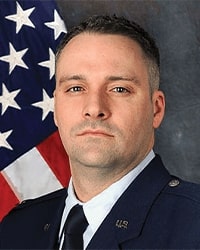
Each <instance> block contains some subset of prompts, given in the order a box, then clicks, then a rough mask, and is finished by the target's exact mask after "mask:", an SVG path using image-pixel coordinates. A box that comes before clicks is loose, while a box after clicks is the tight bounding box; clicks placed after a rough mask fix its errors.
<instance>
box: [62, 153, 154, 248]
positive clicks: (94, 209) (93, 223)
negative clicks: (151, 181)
mask: <svg viewBox="0 0 200 250" xmlns="http://www.w3.org/2000/svg"><path fill="white" fill-rule="evenodd" d="M154 157H155V154H154V152H153V150H151V151H150V153H149V154H148V155H147V156H146V158H145V159H144V160H143V161H142V162H141V163H140V164H139V165H138V166H136V167H135V168H134V169H132V170H131V171H130V172H129V173H128V174H126V175H125V176H124V177H122V178H121V179H120V180H118V181H117V182H115V183H113V184H112V185H111V186H109V187H108V188H107V189H105V190H104V191H103V192H101V193H100V194H98V195H97V196H95V197H93V198H92V199H91V200H89V201H87V202H85V203H82V202H80V201H79V200H78V199H77V197H76V195H75V193H74V188H73V184H72V182H73V180H72V178H71V179H70V182H69V187H68V196H67V198H66V201H65V209H64V211H63V216H62V220H61V226H60V234H59V237H61V244H60V249H61V246H62V242H63V238H62V236H63V235H61V234H62V230H63V226H64V223H65V220H66V218H67V215H68V213H69V211H70V210H71V208H72V207H73V206H75V205H76V204H80V205H82V206H83V210H84V213H85V216H86V218H87V221H88V224H89V225H88V227H87V229H86V231H85V233H84V235H83V241H84V249H85V248H86V247H87V245H88V244H89V242H90V240H91V239H92V237H93V235H94V234H95V232H96V231H97V229H98V228H99V226H100V225H101V223H102V222H103V220H104V219H105V217H106V216H107V215H108V213H109V212H110V211H111V209H112V207H113V206H114V204H115V203H116V201H117V200H118V199H119V197H120V196H121V195H122V194H123V192H124V191H125V190H126V189H127V188H128V186H129V185H130V184H131V183H132V182H133V180H134V179H135V178H136V177H137V176H138V175H139V174H140V173H141V172H142V170H143V169H144V168H145V167H146V166H147V165H148V164H149V162H150V161H151V160H152V159H153V158H154Z"/></svg>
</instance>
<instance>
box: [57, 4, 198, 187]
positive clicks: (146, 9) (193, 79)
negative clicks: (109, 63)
mask: <svg viewBox="0 0 200 250" xmlns="http://www.w3.org/2000/svg"><path fill="white" fill-rule="evenodd" d="M57 3H58V7H59V8H60V12H61V14H62V16H63V18H64V20H65V23H66V26H67V28H68V29H69V28H70V27H72V26H73V25H76V24H78V23H79V21H81V20H83V19H85V18H86V17H87V16H89V15H93V14H105V13H106V14H114V13H115V14H117V15H120V16H125V17H127V18H129V19H132V20H135V21H136V22H138V23H139V24H140V25H142V26H143V27H144V28H145V29H146V30H147V31H148V32H149V33H150V34H151V35H153V36H154V37H155V38H156V40H157V44H158V46H159V48H160V54H161V89H162V90H163V91H164V92H165V95H166V105H167V107H166V115H165V119H164V122H163V123H162V126H161V127H160V128H159V129H158V130H157V133H156V145H155V151H156V152H157V153H159V154H160V155H161V156H162V159H163V161H164V163H165V165H166V167H167V168H168V169H169V171H170V172H171V173H172V174H174V175H178V176H180V177H182V178H184V179H186V180H190V181H193V182H197V183H200V153H199V152H200V136H199V135H200V114H199V111H200V1H199V0H154V1H152V0H143V1H142V0H132V1H131V0H129V1H126V0H118V1H116V0H115V1H113V0H110V1H109V0H107V1H98V0H96V1H95V0H94V1H84V0H82V1H80V0H79V1H75V0H71V1H70V0H57Z"/></svg>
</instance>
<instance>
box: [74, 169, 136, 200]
mask: <svg viewBox="0 0 200 250" xmlns="http://www.w3.org/2000/svg"><path fill="white" fill-rule="evenodd" d="M132 168H133V167H129V168H125V169H123V170H122V169H121V171H116V170H115V171H113V169H112V170H111V169H107V168H106V169H103V168H95V167H94V168H92V167H85V166H84V167H83V166H74V165H71V172H72V182H73V186H74V190H75V193H76V196H77V198H78V199H79V200H80V201H81V202H87V201H89V200H90V199H92V198H93V197H95V196H96V195H98V194H100V193H101V192H103V191H104V190H105V189H106V188H108V187H109V186H110V185H112V184H113V183H114V182H116V181H118V180H120V179H121V178H122V177H123V176H125V175H126V174H127V173H128V172H129V171H130V170H132ZM117 170H118V169H117Z"/></svg>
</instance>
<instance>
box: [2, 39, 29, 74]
mask: <svg viewBox="0 0 200 250" xmlns="http://www.w3.org/2000/svg"><path fill="white" fill-rule="evenodd" d="M9 48H10V54H9V55H7V56H1V57H0V60H1V61H4V62H7V63H9V74H11V73H12V71H13V70H14V68H15V67H16V66H19V67H22V68H25V69H28V67H27V65H26V64H25V63H24V61H23V60H22V57H23V56H24V54H25V53H26V51H27V50H28V48H26V49H23V50H20V51H16V50H15V48H14V47H13V45H12V44H11V43H9Z"/></svg>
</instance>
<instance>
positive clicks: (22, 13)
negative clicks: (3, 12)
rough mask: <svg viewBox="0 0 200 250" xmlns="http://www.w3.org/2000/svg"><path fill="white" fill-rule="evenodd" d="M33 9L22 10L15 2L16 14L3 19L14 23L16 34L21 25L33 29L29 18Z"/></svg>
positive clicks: (33, 26)
mask: <svg viewBox="0 0 200 250" xmlns="http://www.w3.org/2000/svg"><path fill="white" fill-rule="evenodd" d="M34 9H35V7H34V8H30V9H27V10H23V9H22V8H21V6H20V5H19V3H18V2H17V12H16V14H14V15H9V16H6V17H5V18H7V19H9V20H11V21H13V22H16V34H17V33H18V32H19V31H20V29H21V28H22V26H23V25H27V26H29V27H32V28H35V25H34V24H33V23H32V22H31V20H30V18H29V16H30V14H31V13H32V12H33V10H34Z"/></svg>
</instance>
